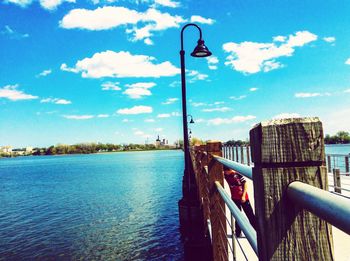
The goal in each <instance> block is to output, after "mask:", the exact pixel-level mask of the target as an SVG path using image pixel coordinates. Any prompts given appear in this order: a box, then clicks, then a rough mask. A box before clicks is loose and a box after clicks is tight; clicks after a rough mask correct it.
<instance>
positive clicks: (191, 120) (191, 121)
mask: <svg viewBox="0 0 350 261" xmlns="http://www.w3.org/2000/svg"><path fill="white" fill-rule="evenodd" d="M187 117H191V119H190V124H193V123H194V120H193V117H192V115H191V114H187Z"/></svg>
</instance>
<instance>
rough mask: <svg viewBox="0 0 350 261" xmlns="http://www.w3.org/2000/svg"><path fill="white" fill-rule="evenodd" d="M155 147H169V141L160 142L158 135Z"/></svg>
mask: <svg viewBox="0 0 350 261" xmlns="http://www.w3.org/2000/svg"><path fill="white" fill-rule="evenodd" d="M155 145H156V147H161V146H165V145H168V140H166V139H163V140H160V138H159V135H158V137H157V139H156V144H155Z"/></svg>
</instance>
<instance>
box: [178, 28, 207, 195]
mask: <svg viewBox="0 0 350 261" xmlns="http://www.w3.org/2000/svg"><path fill="white" fill-rule="evenodd" d="M189 26H194V27H196V28H197V29H198V30H199V39H198V41H197V46H196V47H195V48H194V50H193V52H192V53H191V56H193V57H200V58H201V57H208V56H210V55H211V52H210V51H209V50H208V48H207V47H206V46H205V44H204V41H203V39H202V30H201V29H200V28H199V26H198V25H196V24H186V25H185V26H184V27H183V28H182V30H181V50H180V59H181V86H182V121H183V140H184V153H185V170H184V179H183V196H184V198H186V197H187V196H190V195H195V191H191V182H193V181H191V174H190V171H191V170H190V152H189V142H188V127H187V108H186V70H185V50H184V41H183V33H184V30H185V29H186V28H187V27H189ZM190 197H191V196H190Z"/></svg>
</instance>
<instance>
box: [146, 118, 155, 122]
mask: <svg viewBox="0 0 350 261" xmlns="http://www.w3.org/2000/svg"><path fill="white" fill-rule="evenodd" d="M145 122H155V120H154V119H145Z"/></svg>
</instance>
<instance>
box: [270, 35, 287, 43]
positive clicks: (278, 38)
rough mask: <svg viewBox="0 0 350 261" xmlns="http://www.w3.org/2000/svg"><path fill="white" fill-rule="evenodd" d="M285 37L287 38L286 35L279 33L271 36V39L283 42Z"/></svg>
mask: <svg viewBox="0 0 350 261" xmlns="http://www.w3.org/2000/svg"><path fill="white" fill-rule="evenodd" d="M286 39H287V37H285V36H281V35H278V36H275V37H272V40H273V41H274V42H285V41H286Z"/></svg>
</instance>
